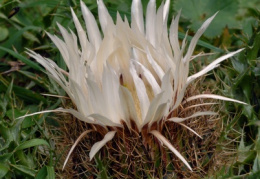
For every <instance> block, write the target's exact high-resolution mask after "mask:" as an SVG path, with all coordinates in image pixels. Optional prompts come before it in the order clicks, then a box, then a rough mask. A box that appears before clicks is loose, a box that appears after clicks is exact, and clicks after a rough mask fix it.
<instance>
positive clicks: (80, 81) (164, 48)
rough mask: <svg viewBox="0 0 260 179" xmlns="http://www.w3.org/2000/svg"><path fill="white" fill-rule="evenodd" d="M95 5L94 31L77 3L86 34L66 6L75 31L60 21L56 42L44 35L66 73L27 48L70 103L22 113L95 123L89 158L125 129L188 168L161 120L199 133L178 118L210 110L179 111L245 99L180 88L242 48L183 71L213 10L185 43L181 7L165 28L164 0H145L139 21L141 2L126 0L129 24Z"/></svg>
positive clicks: (208, 113)
mask: <svg viewBox="0 0 260 179" xmlns="http://www.w3.org/2000/svg"><path fill="white" fill-rule="evenodd" d="M97 3H98V16H99V22H100V26H101V31H100V30H99V28H98V24H97V22H96V20H95V18H94V16H93V14H92V13H91V12H90V10H89V9H88V8H87V7H86V5H85V4H84V3H83V2H82V1H81V2H80V4H81V11H82V14H83V18H84V20H85V25H86V32H85V30H84V29H83V27H82V25H81V23H80V21H79V19H78V18H77V16H76V15H75V13H74V11H73V10H72V9H71V13H72V17H73V21H74V24H75V27H76V30H77V35H76V34H75V33H74V32H73V31H71V30H70V31H69V32H68V31H67V30H66V29H65V28H64V27H62V26H61V25H60V24H58V27H59V29H60V32H61V34H62V37H63V40H62V39H60V38H59V37H57V36H56V35H51V34H49V33H48V36H49V37H50V39H51V40H52V41H53V43H54V44H55V45H56V47H57V48H58V49H59V51H60V53H61V55H62V57H63V59H64V61H65V63H66V65H67V67H68V71H64V70H62V69H61V68H60V67H59V66H58V65H57V64H56V63H55V62H54V61H52V60H51V59H48V58H45V57H42V56H41V55H39V54H37V53H35V52H34V51H31V50H28V51H27V53H28V54H29V55H30V56H31V57H33V58H34V59H35V60H36V61H37V62H38V63H40V64H41V65H42V66H44V67H45V69H46V70H47V72H46V73H47V74H48V76H49V77H50V78H51V79H53V80H55V81H56V82H57V83H58V84H59V85H60V86H61V87H62V88H63V89H64V90H65V91H66V93H67V94H68V96H69V98H70V99H71V101H72V102H73V103H74V105H75V107H76V109H67V108H66V109H64V108H58V109H56V110H50V111H41V112H37V113H34V114H29V115H26V116H30V115H35V114H40V113H46V112H64V113H70V114H72V115H73V116H75V117H76V118H77V119H78V120H81V121H83V122H85V123H88V124H93V125H96V126H101V127H102V128H103V129H104V130H105V131H107V132H106V134H105V135H104V137H103V139H102V140H101V141H96V143H95V144H94V145H93V146H92V148H91V150H90V152H89V157H90V160H92V159H93V157H94V156H95V155H96V154H97V153H98V151H99V150H100V149H101V148H102V147H103V146H104V145H106V144H107V143H108V142H109V141H111V140H112V141H113V138H114V137H115V136H116V135H117V136H118V137H119V138H120V137H123V135H126V134H124V131H129V133H135V134H137V135H139V136H141V137H142V140H143V143H144V144H145V145H148V146H149V145H150V143H151V142H150V141H151V140H158V141H160V143H159V144H160V145H165V146H166V147H167V148H168V149H169V150H170V151H172V152H173V153H174V154H175V155H176V156H177V157H178V158H179V159H180V160H181V161H182V162H183V163H184V164H185V165H186V167H187V168H188V169H190V170H192V167H191V166H190V164H189V162H188V161H189V159H188V158H187V159H186V158H185V157H183V156H182V155H181V154H180V152H181V151H178V150H177V149H176V148H175V147H174V144H172V143H171V142H170V141H169V140H168V139H167V138H166V137H165V136H163V135H162V133H161V131H162V129H163V126H164V125H165V123H166V122H167V124H170V125H171V124H172V125H173V124H178V125H180V126H181V127H183V128H186V129H188V130H190V131H191V132H192V133H193V134H195V135H197V136H198V137H201V136H200V135H199V134H198V133H196V131H194V130H193V129H191V128H190V127H189V126H187V125H186V124H185V121H186V120H190V119H191V118H198V117H201V116H213V115H217V113H216V112H214V111H208V110H206V111H204V110H203V111H196V112H195V113H193V114H190V115H189V116H185V117H183V116H181V115H180V110H186V109H188V108H189V109H191V108H196V107H198V106H207V105H208V106H211V105H213V103H208V102H203V100H204V99H206V98H209V99H215V100H224V101H231V102H237V103H241V104H245V103H243V102H240V101H237V100H235V99H230V98H227V97H223V96H219V95H214V94H195V95H192V94H189V95H188V94H187V90H188V89H189V87H190V85H191V84H193V82H194V80H196V79H198V78H200V77H201V76H203V75H205V74H206V73H207V72H209V71H211V70H213V69H214V68H216V67H218V66H219V64H220V63H221V62H222V61H224V60H226V59H228V58H230V57H232V56H234V55H235V54H237V53H239V52H240V51H241V50H242V49H240V50H237V51H235V52H231V53H228V54H226V55H224V56H221V57H219V58H217V59H216V60H214V61H213V62H212V63H210V64H209V65H208V66H206V67H205V68H204V69H202V70H201V71H199V72H197V73H195V74H192V75H190V74H189V65H190V63H191V61H193V60H194V59H195V58H198V57H200V56H202V55H203V54H201V53H200V54H198V55H195V56H193V52H194V49H195V46H196V44H197V42H198V39H199V38H200V37H201V35H202V34H203V33H204V31H205V30H206V29H207V27H208V26H209V25H210V23H211V21H212V20H213V19H214V17H215V16H216V14H215V15H213V16H212V17H210V18H209V19H207V20H206V21H205V22H204V23H203V25H202V26H201V27H200V28H199V30H198V31H197V33H196V34H195V35H194V37H193V38H192V40H191V42H190V43H189V44H188V43H187V40H186V38H184V40H183V41H182V43H181V45H180V43H179V39H178V22H179V18H180V12H179V13H178V14H177V16H176V17H175V18H173V19H172V22H171V25H170V27H169V28H168V27H167V22H168V13H169V5H170V1H169V0H166V1H165V3H162V5H161V6H160V7H159V8H158V10H157V11H156V3H155V0H150V1H149V3H148V5H147V10H146V16H145V20H144V17H143V8H142V5H141V1H140V0H133V2H132V8H131V24H129V22H128V20H127V18H124V19H122V18H121V16H120V15H119V14H117V19H116V22H114V21H113V19H112V18H111V16H110V15H109V13H108V10H107V9H106V7H105V5H104V3H103V1H102V0H97ZM144 21H145V23H144ZM78 41H79V43H78ZM78 44H79V46H78ZM189 75H190V76H189ZM198 99H200V100H198ZM192 101H195V104H194V103H190V102H192ZM187 104H191V105H188V106H187ZM183 106H185V107H184V108H183ZM180 108H181V109H180ZM169 122H170V123H169ZM86 133H87V132H86ZM86 133H84V134H82V135H81V136H80V137H79V139H81V138H82V137H83V136H84V135H85V134H86ZM121 135H122V136H121ZM78 142H79V140H77V141H76V142H75V144H74V145H73V146H72V148H71V150H70V152H69V154H68V157H67V159H66V161H65V163H64V166H65V164H66V162H67V161H68V158H69V156H70V154H71V153H72V151H73V149H74V148H75V146H76V145H77V144H78ZM150 147H152V146H150Z"/></svg>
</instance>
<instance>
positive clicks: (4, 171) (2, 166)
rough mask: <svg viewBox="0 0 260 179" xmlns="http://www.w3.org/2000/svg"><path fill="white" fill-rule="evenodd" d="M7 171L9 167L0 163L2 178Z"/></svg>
mask: <svg viewBox="0 0 260 179" xmlns="http://www.w3.org/2000/svg"><path fill="white" fill-rule="evenodd" d="M8 171H9V168H8V167H7V165H6V164H4V163H0V178H3V177H4V176H5V175H6V174H7V172H8Z"/></svg>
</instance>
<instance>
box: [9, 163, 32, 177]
mask: <svg viewBox="0 0 260 179" xmlns="http://www.w3.org/2000/svg"><path fill="white" fill-rule="evenodd" d="M10 165H11V166H12V167H13V168H15V169H16V170H18V171H20V172H22V173H24V174H26V175H28V176H31V177H34V176H35V174H36V171H35V170H33V169H31V168H29V167H26V166H24V165H13V164H10Z"/></svg>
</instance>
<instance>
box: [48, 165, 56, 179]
mask: <svg viewBox="0 0 260 179" xmlns="http://www.w3.org/2000/svg"><path fill="white" fill-rule="evenodd" d="M46 167H47V173H48V175H47V178H46V179H55V171H54V168H53V167H52V166H46Z"/></svg>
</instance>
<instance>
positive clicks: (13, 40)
mask: <svg viewBox="0 0 260 179" xmlns="http://www.w3.org/2000/svg"><path fill="white" fill-rule="evenodd" d="M28 30H37V31H39V30H41V28H39V27H36V26H27V27H24V28H22V29H19V30H16V33H13V34H12V35H10V38H9V39H8V40H7V41H6V42H4V43H3V44H1V46H2V47H4V48H7V49H9V48H11V47H12V45H14V44H16V42H17V39H18V38H20V37H21V36H22V35H23V33H24V32H26V31H28ZM5 53H6V52H5V51H0V57H2V56H3V55H5Z"/></svg>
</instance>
